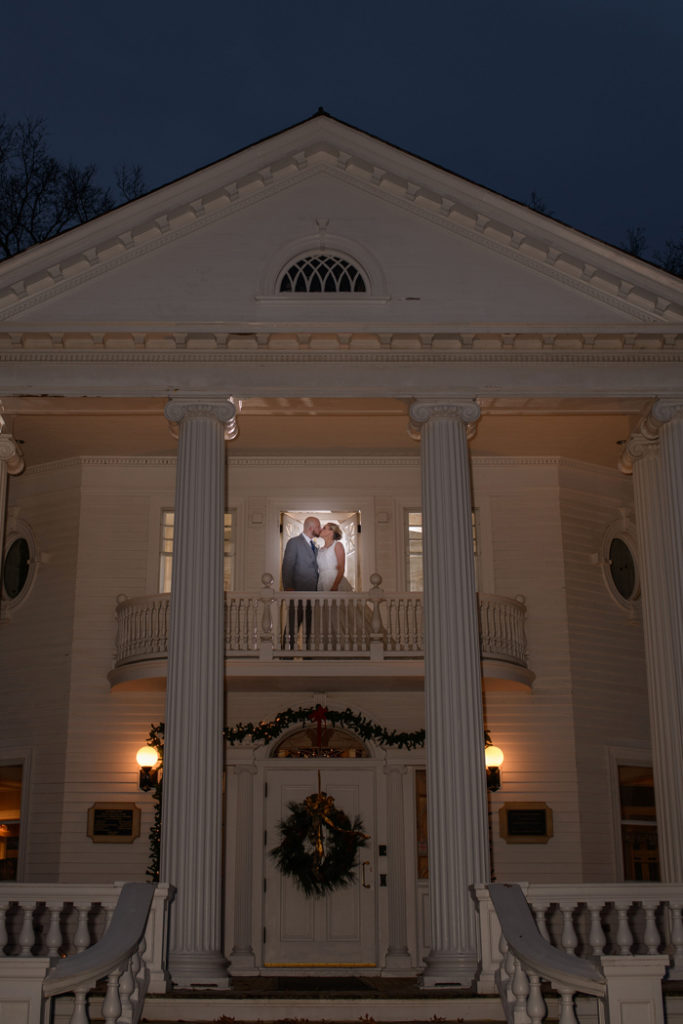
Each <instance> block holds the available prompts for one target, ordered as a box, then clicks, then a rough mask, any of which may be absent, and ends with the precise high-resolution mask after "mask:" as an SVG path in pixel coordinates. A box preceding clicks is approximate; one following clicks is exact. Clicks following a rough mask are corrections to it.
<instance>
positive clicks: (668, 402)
mask: <svg viewBox="0 0 683 1024" xmlns="http://www.w3.org/2000/svg"><path fill="white" fill-rule="evenodd" d="M681 419H683V397H681V398H657V399H655V401H654V402H653V403H652V405H651V406H650V408H649V409H648V411H647V413H646V414H645V415H644V416H643V418H642V419H641V420H640V422H639V424H638V426H637V427H636V429H635V430H634V431H633V432H632V434H631V436H630V437H629V439H628V441H627V442H626V444H625V445H624V448H623V450H622V452H621V455H620V456H619V461H618V466H619V469H620V470H621V472H622V473H625V474H626V475H630V474H631V473H632V472H633V464H634V463H635V462H637V461H638V460H639V459H642V458H644V457H645V456H646V455H652V454H655V453H656V452H657V450H658V448H659V435H660V431H661V429H662V427H663V426H664V425H665V424H666V423H671V422H672V421H674V420H681Z"/></svg>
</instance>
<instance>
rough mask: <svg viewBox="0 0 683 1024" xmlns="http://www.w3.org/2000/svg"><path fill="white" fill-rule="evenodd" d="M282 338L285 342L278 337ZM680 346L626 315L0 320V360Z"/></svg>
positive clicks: (431, 355) (633, 353) (574, 354)
mask: <svg viewBox="0 0 683 1024" xmlns="http://www.w3.org/2000/svg"><path fill="white" fill-rule="evenodd" d="M285 345H286V346H287V347H286V348H285V347H283V346H285ZM680 352H683V324H676V325H673V324H672V325H671V327H670V328H666V329H662V328H661V327H659V326H658V327H656V328H649V329H648V328H643V329H642V330H640V331H639V332H637V333H636V334H632V333H630V334H629V332H628V330H627V329H626V325H623V324H621V325H603V326H601V327H596V326H593V325H576V326H568V325H548V326H546V325H539V324H536V325H529V326H526V325H524V326H521V325H502V324H500V325H490V326H489V325H469V326H464V325H457V324H453V325H450V326H449V325H444V324H417V325H415V327H414V328H413V329H412V330H410V331H407V330H406V329H405V327H404V326H401V327H398V328H397V326H396V325H391V324H388V325H387V326H386V327H384V326H377V325H375V326H371V327H366V326H365V325H357V326H355V327H354V325H349V326H348V327H344V328H343V329H341V330H340V329H339V327H338V325H337V324H330V325H329V326H326V325H324V324H322V325H314V326H311V325H306V327H305V328H304V329H302V327H301V326H300V325H296V324H292V325H285V326H284V327H279V328H270V327H269V328H268V329H264V330H262V331H260V330H256V331H255V330H254V327H253V325H252V324H244V325H241V324H226V325H220V327H219V326H218V325H214V324H211V325H197V326H196V327H192V328H188V327H187V326H183V325H175V324H159V325H154V326H152V325H144V326H143V327H137V326H135V325H131V324H121V325H115V324H114V325H113V324H108V325H107V324H102V325H92V324H91V325H88V324H83V325H82V326H80V325H79V326H75V325H74V326H68V327H62V328H61V329H51V330H49V331H48V329H47V328H46V327H45V326H38V325H33V326H32V325H21V324H12V323H9V322H7V321H5V322H4V323H0V361H7V362H12V361H15V360H16V359H26V360H30V361H32V362H35V361H37V362H45V361H51V360H59V361H69V362H84V361H85V362H88V361H106V362H126V361H139V360H145V361H153V362H165V361H173V360H176V359H178V358H182V359H183V360H187V361H190V362H197V361H204V360H220V361H224V360H225V359H226V358H229V359H231V360H240V361H243V360H248V359H260V360H263V359H265V358H267V359H269V360H271V361H273V360H275V361H289V360H291V359H293V358H294V357H296V356H297V355H298V354H300V353H303V354H305V356H306V358H307V359H320V360H323V361H333V360H335V359H338V358H340V357H341V358H343V359H344V361H346V362H348V361H354V360H358V359H361V358H363V357H366V358H367V357H370V356H373V355H374V357H375V358H378V357H379V358H381V359H382V360H385V359H387V358H391V359H394V360H400V361H406V360H420V361H429V362H437V361H439V360H447V359H449V358H450V359H452V358H454V357H457V356H460V358H461V359H462V358H466V359H468V360H473V361H490V360H500V359H504V360H506V359H510V358H514V357H515V356H517V355H519V354H522V353H524V354H529V355H532V356H534V355H535V356H536V357H537V358H538V359H542V360H543V361H546V360H547V359H549V358H550V359H552V358H556V357H558V356H566V357H571V358H573V359H579V358H583V359H586V358H588V359H590V360H594V359H596V358H600V357H601V356H602V355H603V354H605V353H609V354H617V353H623V354H624V355H625V357H626V358H627V359H628V360H630V361H637V360H639V359H642V358H643V357H644V356H645V355H646V354H650V355H651V356H653V357H656V358H661V356H663V355H664V354H668V355H670V356H673V358H680V356H679V355H678V353H680Z"/></svg>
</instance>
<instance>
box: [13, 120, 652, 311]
mask: <svg viewBox="0 0 683 1024" xmlns="http://www.w3.org/2000/svg"><path fill="white" fill-rule="evenodd" d="M298 155H299V156H300V154H298ZM339 156H340V153H339V151H338V150H336V148H335V150H334V152H333V153H330V151H329V147H328V148H325V144H324V142H322V141H321V140H318V141H317V142H316V141H314V142H313V145H312V147H311V149H310V151H309V152H308V153H307V154H306V159H304V160H302V159H294V158H293V157H292V156H289V157H288V156H285V157H284V158H280V159H279V161H278V162H279V164H280V166H279V167H278V169H277V172H276V173H275V174H274V173H273V165H272V163H271V164H266V165H265V166H262V167H260V168H251V169H249V170H248V171H247V173H246V174H245V175H244V176H243V178H242V179H240V180H238V181H237V182H234V183H233V188H232V192H231V186H230V184H229V185H227V186H226V185H222V186H220V187H219V186H217V185H216V186H214V187H212V188H210V189H208V190H207V191H206V192H205V193H204V194H201V193H200V194H199V195H197V194H195V195H194V196H192V197H191V198H190V199H187V200H184V201H183V203H182V204H181V205H180V206H178V205H176V204H174V205H172V206H171V208H170V209H169V210H168V211H166V212H164V211H159V212H157V213H155V214H154V216H153V218H152V220H150V219H149V217H148V218H147V219H145V220H143V221H141V223H140V224H139V225H138V232H139V235H140V236H144V237H145V238H146V240H145V241H140V242H139V243H136V241H135V230H136V229H135V228H133V229H129V230H127V231H124V232H120V231H118V232H117V230H116V227H113V230H112V235H111V236H110V237H108V238H107V239H105V240H103V241H102V242H101V243H99V244H95V246H93V244H92V239H91V235H92V231H89V232H87V233H86V234H87V244H86V245H85V246H84V248H83V250H82V251H81V252H79V253H74V254H70V255H65V257H64V260H63V261H61V262H60V260H55V261H53V262H52V263H51V264H50V266H49V267H46V268H44V269H42V270H41V272H40V278H38V280H35V279H34V280H33V281H32V286H33V287H34V288H35V287H36V285H37V284H38V281H42V282H44V283H45V284H46V285H47V286H46V287H43V288H41V289H40V290H39V291H35V292H34V293H33V294H31V295H28V296H27V295H26V290H25V286H24V284H23V281H18V282H14V283H13V284H11V285H10V286H8V287H6V288H5V289H4V296H5V297H9V296H11V295H15V296H17V301H15V302H14V303H13V304H9V305H7V307H6V309H7V313H8V314H9V315H11V316H13V317H14V316H17V315H18V314H20V313H22V312H25V311H26V310H28V309H31V308H33V307H35V306H37V305H40V304H41V303H43V302H44V301H46V300H48V299H52V298H54V297H55V296H57V295H59V294H61V293H62V292H64V291H65V290H68V289H71V288H73V287H77V286H79V285H81V284H83V283H85V282H87V281H89V280H91V279H92V278H94V277H98V276H100V275H101V274H103V273H105V272H107V271H108V270H109V269H114V268H116V267H118V266H121V265H122V264H123V263H127V262H129V261H130V260H131V259H136V258H137V257H138V256H145V255H148V254H149V253H151V252H153V251H155V250H156V249H158V248H159V247H161V246H165V245H166V244H169V243H173V242H175V241H177V240H178V239H180V238H183V237H185V236H186V235H188V234H191V233H193V232H195V231H197V230H199V229H200V228H202V227H203V226H204V225H208V224H213V223H215V222H216V221H218V220H222V219H223V218H225V217H228V216H230V215H232V213H233V212H237V211H241V210H244V209H246V208H247V207H249V206H251V205H253V204H254V203H256V202H260V201H261V200H262V199H264V198H266V197H272V196H273V195H275V194H277V193H279V192H282V191H283V190H285V189H289V188H291V187H292V186H293V185H295V184H299V183H301V182H305V181H307V180H308V179H309V178H311V177H314V176H317V175H321V174H322V175H328V176H330V177H333V178H335V179H337V180H340V181H344V182H346V183H347V184H349V185H352V186H353V187H355V188H357V189H359V190H361V191H364V192H366V193H369V194H371V195H372V196H373V197H378V198H381V199H383V200H385V201H387V202H389V203H392V204H393V205H396V206H398V207H400V208H401V209H403V210H410V211H411V212H412V213H413V214H416V215H417V216H419V217H421V218H422V219H425V220H428V221H430V222H431V223H433V224H435V225H437V226H439V227H441V228H445V229H446V230H448V231H450V232H453V233H455V234H458V235H459V236H461V237H464V238H466V239H468V240H469V241H471V242H473V243H476V244H477V245H482V246H484V247H485V248H487V249H489V250H491V251H493V252H496V253H498V254H499V255H502V256H504V257H506V258H507V259H512V260H514V261H515V262H516V263H519V264H521V265H523V266H525V267H527V268H528V269H531V270H533V271H535V272H537V273H540V274H542V275H544V276H546V277H550V278H552V279H554V280H556V281H558V282H560V283H561V284H563V285H565V286H567V287H569V288H571V289H573V290H575V291H578V292H580V293H582V294H585V295H587V296H589V297H590V298H593V299H596V300H597V301H599V302H601V303H604V304H606V305H609V306H611V307H613V308H615V309H618V310H620V311H621V312H623V313H626V314H627V315H628V316H629V317H631V318H634V319H635V320H638V321H641V322H649V323H657V322H665V314H669V315H670V310H671V305H670V299H669V298H666V297H664V296H662V295H661V294H658V293H657V292H656V290H655V289H653V288H652V286H651V284H650V282H649V281H647V280H643V282H642V283H641V284H640V285H635V284H634V283H633V282H632V281H630V280H626V278H624V277H623V275H622V272H621V268H620V267H619V266H618V262H617V260H614V261H613V262H612V263H611V264H610V266H609V269H607V270H605V271H601V269H600V268H594V263H591V264H590V269H591V271H593V270H594V272H593V273H591V274H590V276H589V277H588V276H587V275H586V273H585V267H586V266H589V264H587V263H586V261H585V259H584V258H583V256H582V255H578V256H577V255H575V254H574V253H573V252H572V251H571V249H570V247H568V246H567V245H566V244H565V246H564V248H563V249H560V248H558V247H557V242H558V238H557V235H562V234H563V233H564V232H565V231H566V229H564V228H563V227H562V226H561V225H554V224H552V222H551V223H550V225H546V224H544V225H543V227H544V228H545V230H544V231H543V232H541V233H540V234H536V233H534V232H533V231H529V230H528V226H526V225H525V230H524V232H520V229H519V226H511V225H508V224H507V223H506V222H505V221H506V219H507V218H506V214H507V215H508V217H509V218H510V219H512V220H515V219H517V220H519V218H520V214H519V213H518V214H517V218H515V217H514V212H515V211H514V210H513V208H512V203H513V201H512V200H505V198H504V197H499V198H498V203H497V205H501V204H503V203H505V202H508V203H510V204H511V208H510V210H509V211H508V210H505V211H503V217H502V218H501V219H497V218H496V219H495V220H494V219H493V218H492V217H489V216H488V215H487V214H484V213H482V212H481V210H478V209H477V208H476V201H477V199H478V198H480V197H476V196H475V197H472V198H470V197H466V198H463V197H455V196H452V195H445V194H443V193H442V191H441V188H437V189H434V188H430V187H429V186H427V185H424V186H420V185H416V184H415V182H414V181H412V180H410V179H408V178H405V177H403V176H402V175H401V174H397V173H395V172H389V171H384V170H383V169H382V168H377V167H368V169H367V170H366V169H365V168H364V163H365V162H364V161H363V160H362V159H361V160H360V161H359V160H358V159H356V160H354V159H353V157H349V159H348V160H346V161H342V162H340V160H339ZM387 156H389V154H387ZM230 159H231V158H230V157H228V158H227V162H229V161H230ZM283 159H284V163H283V162H282V160H283ZM335 161H336V162H335ZM424 171H425V174H426V175H429V173H430V172H432V171H433V169H432V168H430V167H429V165H425V167H424ZM442 173H443V174H445V175H448V177H449V178H450V179H451V181H452V182H454V183H458V182H461V181H462V179H460V178H459V176H458V175H457V174H455V173H452V172H442ZM196 174H197V187H198V188H199V187H200V186H201V184H202V183H203V181H205V180H206V177H205V176H204V175H202V172H201V171H199V172H196ZM468 184H469V183H468ZM461 187H462V186H461ZM471 187H472V186H470V188H471ZM475 187H476V188H482V187H481V186H475ZM168 188H169V198H170V197H171V196H172V195H173V191H174V190H173V186H168ZM254 189H255V191H254ZM397 189H400V190H402V194H399V193H398V192H397ZM482 191H485V190H484V189H483V188H482ZM245 193H246V194H245ZM481 198H482V200H483V202H484V203H485V204H486V202H487V201H486V198H485V197H481ZM142 202H143V208H144V199H143V200H142ZM490 203H491V199H488V204H490ZM150 205H151V204H150ZM209 207H213V209H209ZM525 219H526V218H525ZM117 222H118V219H117V218H116V216H115V215H114V218H113V220H112V225H115V224H116V223H117ZM172 222H175V224H176V226H175V227H174V226H173V223H172ZM467 222H469V223H470V224H471V226H468V223H467ZM84 227H85V226H84ZM150 230H155V231H156V232H158V233H157V235H156V237H154V238H151V239H150V238H148V237H147V236H148V235H149V232H150ZM548 230H552V231H553V234H554V235H555V238H554V242H555V243H556V244H552V245H551V244H550V243H549V242H548V240H547V237H546V233H547V232H548ZM493 231H495V232H496V234H497V235H498V237H497V238H494V237H492V232H493ZM53 241H54V242H56V241H57V239H55V240H53ZM47 244H48V245H49V244H50V243H49V242H48V243H47ZM593 244H594V245H595V244H596V243H593ZM598 244H600V245H601V246H602V245H603V243H598ZM121 246H123V251H121ZM523 246H527V247H528V248H534V249H536V250H537V251H538V256H535V255H532V254H531V253H530V252H527V251H523ZM584 248H585V246H584ZM109 250H113V254H112V256H110V257H109V258H106V252H107V251H109ZM606 255H609V254H606ZM562 257H564V258H565V260H566V262H568V263H569V264H571V265H573V266H575V267H576V274H571V273H567V272H565V271H562V270H560V269H558V266H557V264H558V262H560V261H561V259H562ZM23 262H24V263H25V264H29V265H30V259H29V260H26V259H24V261H23ZM67 263H68V264H74V263H77V264H79V265H80V264H81V263H83V264H85V265H86V269H84V270H82V271H80V272H76V273H74V274H73V275H72V276H65V275H64V265H65V264H67ZM638 269H639V268H637V267H634V270H636V272H637V270H638ZM648 270H650V268H648ZM650 273H652V271H650ZM663 273H664V272H663V271H662V274H663ZM640 276H642V272H641V275H640ZM598 279H599V280H602V281H604V282H605V285H606V287H602V288H600V287H596V284H595V282H596V280H598ZM255 285H256V282H255ZM608 289H609V290H608ZM636 289H637V290H638V291H639V292H640V294H641V296H642V299H643V300H644V301H645V302H647V303H648V305H649V307H650V308H649V309H645V308H643V306H641V305H639V304H637V303H634V302H631V301H627V300H626V299H625V298H624V297H623V296H624V294H626V295H627V296H628V295H630V294H631V293H632V292H633V291H635V290H636ZM1 297H2V296H0V298H1Z"/></svg>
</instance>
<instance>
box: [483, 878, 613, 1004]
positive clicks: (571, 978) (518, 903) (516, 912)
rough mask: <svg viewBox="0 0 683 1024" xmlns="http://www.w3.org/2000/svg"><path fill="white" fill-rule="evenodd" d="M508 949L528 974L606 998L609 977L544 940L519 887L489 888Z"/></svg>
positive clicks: (588, 962) (495, 886)
mask: <svg viewBox="0 0 683 1024" xmlns="http://www.w3.org/2000/svg"><path fill="white" fill-rule="evenodd" d="M487 888H488V890H489V893H490V894H491V902H492V903H493V906H494V908H495V911H496V914H497V915H498V920H499V922H500V929H501V932H502V933H503V936H504V938H505V941H506V943H507V945H508V948H509V949H510V950H511V951H512V953H513V954H514V956H516V957H517V959H518V960H520V961H521V963H522V964H523V965H524V967H525V968H526V969H527V970H528V971H532V972H533V973H534V974H536V975H538V976H539V977H541V978H547V979H548V980H549V981H551V982H553V983H554V984H555V985H556V986H558V987H562V988H564V987H566V988H570V989H572V991H574V992H587V993H589V994H590V995H594V996H604V994H605V976H604V974H603V973H602V972H601V971H599V970H598V968H597V967H595V966H594V964H592V963H591V962H590V961H589V960H581V959H580V958H579V957H576V956H571V955H570V954H569V953H565V952H564V951H563V950H561V949H555V947H554V946H551V945H550V943H549V942H546V940H545V939H544V938H543V936H542V935H541V933H540V932H539V930H538V928H537V927H536V923H535V921H534V919H533V916H532V914H531V910H530V909H529V904H528V903H527V901H526V899H525V898H524V893H523V892H522V890H521V889H520V887H519V886H518V885H505V884H501V883H492V884H491V885H488V886H487Z"/></svg>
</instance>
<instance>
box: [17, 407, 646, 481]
mask: <svg viewBox="0 0 683 1024" xmlns="http://www.w3.org/2000/svg"><path fill="white" fill-rule="evenodd" d="M163 407H164V401H163V400H162V399H138V398H132V399H126V400H122V399H106V398H99V399H92V398H79V399H73V398H40V397H27V398H10V399H5V401H4V413H3V415H4V418H5V420H6V422H7V429H9V430H10V431H11V432H12V433H13V434H14V436H15V438H16V439H17V440H18V441H19V442H20V443H21V447H22V451H23V454H24V458H25V460H26V464H27V465H28V466H31V465H39V464H42V463H45V462H51V461H54V460H56V459H64V458H70V457H73V456H76V455H91V456H92V455H100V456H126V455H128V456H142V455H153V456H160V455H174V454H175V451H176V442H175V440H174V439H173V438H172V437H171V435H170V433H169V430H168V424H167V422H166V420H165V418H164V415H163ZM482 408H483V415H482V418H481V420H480V422H479V424H478V429H477V434H476V437H475V438H474V440H473V441H472V442H471V450H472V454H473V455H475V456H562V457H565V458H572V459H579V460H581V461H585V462H591V463H595V464H598V465H604V466H612V467H613V466H615V465H616V461H617V457H618V454H619V447H620V442H622V441H623V440H625V439H626V438H627V437H628V436H629V433H630V431H631V430H632V429H633V427H634V426H635V424H636V422H637V420H638V418H639V416H640V415H642V412H643V404H642V402H640V401H636V400H633V399H613V400H593V399H577V400H569V399H561V400H540V399H523V400H520V401H511V400H499V399H487V400H484V401H483V402H482ZM238 421H239V426H240V433H239V436H238V438H237V439H236V440H235V441H233V442H231V443H230V454H232V455H235V456H236V455H269V454H270V455H276V454H290V453H293V452H314V453H315V452H320V453H325V452H327V453H332V452H335V453H337V454H352V453H355V452H358V453H364V454H367V453H369V452H373V453H381V452H386V453H387V454H389V453H390V454H392V455H406V456H410V455H417V453H418V451H419V447H418V445H417V444H416V443H415V441H413V440H411V439H410V437H409V436H408V433H407V429H406V428H407V425H408V403H407V402H405V401H403V400H399V399H373V398H367V399H355V400H353V401H350V400H346V399H333V398H305V397H302V398H296V399H293V398H250V399H247V400H246V401H245V402H244V403H243V407H242V410H241V412H240V414H239V417H238Z"/></svg>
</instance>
